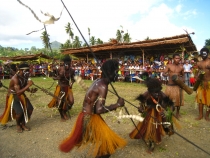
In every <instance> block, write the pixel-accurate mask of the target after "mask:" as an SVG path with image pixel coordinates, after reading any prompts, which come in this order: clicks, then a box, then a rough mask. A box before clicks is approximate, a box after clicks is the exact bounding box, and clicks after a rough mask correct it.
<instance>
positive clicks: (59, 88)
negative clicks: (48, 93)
mask: <svg viewBox="0 0 210 158" xmlns="http://www.w3.org/2000/svg"><path fill="white" fill-rule="evenodd" d="M60 91H61V87H60V86H59V85H57V86H56V89H55V92H54V95H55V96H56V97H58V96H59V94H60ZM65 93H66V94H65V100H66V101H68V95H69V94H70V93H73V92H72V90H71V89H70V87H69V86H68V87H67V88H66V89H65ZM57 106H58V99H56V98H54V97H53V98H52V100H51V101H50V103H49V104H48V107H49V108H52V107H57ZM62 108H63V109H64V110H65V109H67V106H66V105H65V103H64V104H63V107H62Z"/></svg>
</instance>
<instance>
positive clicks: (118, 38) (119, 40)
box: [116, 30, 122, 43]
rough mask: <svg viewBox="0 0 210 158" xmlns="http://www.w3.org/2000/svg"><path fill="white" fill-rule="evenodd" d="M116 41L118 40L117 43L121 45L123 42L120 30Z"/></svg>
mask: <svg viewBox="0 0 210 158" xmlns="http://www.w3.org/2000/svg"><path fill="white" fill-rule="evenodd" d="M116 40H117V42H119V43H121V42H122V34H121V31H120V30H117V33H116Z"/></svg>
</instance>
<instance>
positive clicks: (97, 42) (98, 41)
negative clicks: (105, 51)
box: [96, 38, 104, 44]
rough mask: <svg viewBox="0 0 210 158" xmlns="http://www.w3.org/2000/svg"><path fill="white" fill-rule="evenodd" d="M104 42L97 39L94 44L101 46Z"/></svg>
mask: <svg viewBox="0 0 210 158" xmlns="http://www.w3.org/2000/svg"><path fill="white" fill-rule="evenodd" d="M103 43H104V42H103V41H102V40H101V39H100V38H97V40H96V44H103Z"/></svg>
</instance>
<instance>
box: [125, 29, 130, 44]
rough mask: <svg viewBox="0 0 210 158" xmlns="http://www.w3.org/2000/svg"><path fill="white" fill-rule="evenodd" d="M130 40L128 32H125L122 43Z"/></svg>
mask: <svg viewBox="0 0 210 158" xmlns="http://www.w3.org/2000/svg"><path fill="white" fill-rule="evenodd" d="M130 42H131V37H130V34H129V33H128V32H127V33H125V34H124V36H123V43H130Z"/></svg>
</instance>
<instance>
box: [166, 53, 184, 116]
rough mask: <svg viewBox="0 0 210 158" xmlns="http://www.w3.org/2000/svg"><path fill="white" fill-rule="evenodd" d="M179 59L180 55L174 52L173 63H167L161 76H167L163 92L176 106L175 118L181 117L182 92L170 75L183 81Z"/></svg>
mask: <svg viewBox="0 0 210 158" xmlns="http://www.w3.org/2000/svg"><path fill="white" fill-rule="evenodd" d="M180 60H181V59H180V55H179V54H174V55H173V63H172V64H168V65H167V66H166V68H165V70H164V72H163V76H168V77H169V80H168V84H167V86H166V90H165V94H166V95H168V96H169V97H170V99H172V100H173V102H174V106H175V107H176V117H177V118H179V117H181V116H180V113H179V111H180V108H181V106H184V92H183V90H182V89H181V88H180V86H179V85H177V84H176V83H175V82H174V81H173V79H172V76H174V75H177V76H178V78H179V79H180V80H182V81H183V82H184V68H183V66H182V65H181V64H180Z"/></svg>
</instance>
